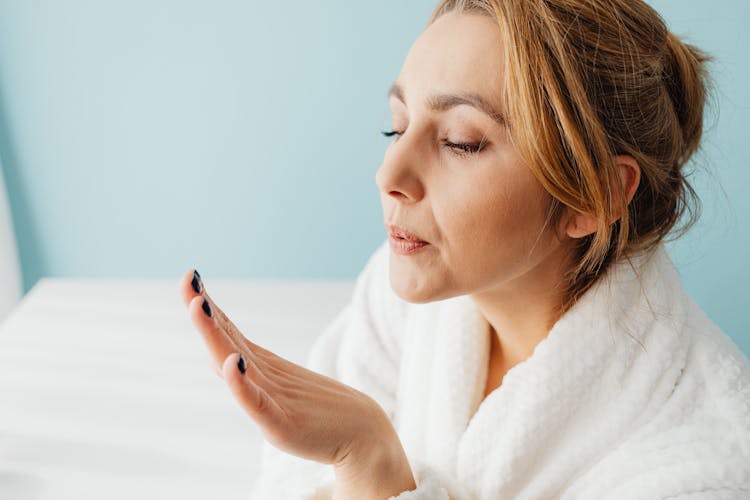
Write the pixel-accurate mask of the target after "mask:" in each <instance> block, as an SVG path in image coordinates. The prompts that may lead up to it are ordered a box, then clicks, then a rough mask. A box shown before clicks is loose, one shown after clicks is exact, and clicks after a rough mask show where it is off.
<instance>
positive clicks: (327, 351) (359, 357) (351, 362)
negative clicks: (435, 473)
mask: <svg viewBox="0 0 750 500" xmlns="http://www.w3.org/2000/svg"><path fill="white" fill-rule="evenodd" d="M389 258H390V250H389V248H388V242H387V241H386V242H384V243H383V244H381V246H380V247H379V248H378V249H377V250H376V251H375V252H374V253H373V254H372V255H371V256H370V258H369V259H368V261H367V263H366V264H365V266H364V268H363V270H362V271H361V272H360V274H359V275H358V277H357V279H356V282H355V286H354V291H353V294H352V298H351V300H350V301H349V303H348V304H347V305H346V306H344V308H343V309H342V310H341V311H340V312H339V313H338V314H337V315H336V316H335V317H334V318H333V320H332V321H331V322H330V323H329V324H328V326H327V327H326V328H325V329H324V330H323V332H322V333H321V335H320V336H319V337H318V338H317V339H316V341H315V343H314V344H313V347H312V349H311V352H310V354H309V357H308V361H307V363H306V366H307V367H308V368H310V369H311V370H314V371H316V372H318V373H322V374H323V375H326V376H329V377H332V378H335V379H337V380H339V381H341V382H342V383H344V384H347V385H349V386H351V387H354V388H355V389H357V390H360V391H362V392H364V393H365V394H367V395H369V396H370V397H372V398H373V399H374V400H375V401H377V403H378V404H380V406H381V407H382V408H383V409H384V410H385V412H386V413H387V414H388V416H389V417H390V418H391V420H393V419H394V417H395V411H396V387H397V383H398V371H399V354H400V342H401V338H402V335H401V333H402V332H403V327H404V324H405V321H406V314H407V303H406V302H404V301H403V300H402V299H400V298H399V297H398V296H397V295H395V293H394V292H393V290H392V288H391V286H390V278H389V269H388V265H389ZM422 471H423V469H421V468H419V469H417V470H416V471H414V474H415V476H417V477H416V478H415V479H416V480H417V483H418V488H417V490H414V491H411V492H404V493H402V494H401V495H399V496H398V500H410V499H412V500H417V499H422V498H424V499H428V498H429V499H430V500H441V499H446V500H447V499H448V497H447V495H446V496H441V494H439V493H436V492H438V491H439V488H438V487H437V484H436V483H435V481H430V480H429V478H430V477H431V476H429V475H425V474H424V473H423V472H422ZM423 477H424V478H425V479H424V481H423V480H422V478H423ZM333 482H334V474H333V468H332V467H331V466H330V465H324V464H319V463H317V462H312V461H309V460H304V459H301V458H298V457H295V456H292V455H289V454H286V453H284V452H282V451H280V450H278V449H276V448H275V447H273V446H272V445H270V444H269V443H268V442H267V441H264V443H263V448H262V456H261V471H260V474H259V476H258V478H257V479H256V482H255V485H254V488H253V496H252V498H255V499H257V500H274V499H284V500H289V499H300V500H303V499H304V500H313V499H314V500H318V499H330V498H331V495H332V491H333ZM420 483H423V484H420ZM392 498H395V497H392Z"/></svg>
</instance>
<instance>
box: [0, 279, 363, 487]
mask: <svg viewBox="0 0 750 500" xmlns="http://www.w3.org/2000/svg"><path fill="white" fill-rule="evenodd" d="M206 285H207V287H208V290H209V293H210V294H211V295H212V297H213V298H214V300H215V301H216V303H217V304H218V305H219V306H220V307H222V309H224V311H225V312H226V313H227V314H228V315H229V317H230V318H232V319H233V321H234V322H235V324H237V326H238V327H239V328H240V329H241V330H242V331H243V332H244V333H245V335H246V336H248V337H249V338H251V339H252V340H254V341H255V342H257V343H258V344H260V345H262V346H264V347H266V348H268V349H271V350H272V351H274V352H276V353H277V354H280V355H282V356H284V357H286V358H287V359H290V360H292V361H295V362H297V363H304V361H305V360H306V357H307V353H308V351H309V349H310V347H311V345H312V343H313V341H314V340H315V338H316V337H317V336H318V335H319V334H320V332H321V331H322V329H323V328H324V327H325V326H326V325H327V324H328V323H329V322H330V321H331V320H332V319H333V317H334V316H335V315H336V313H337V312H338V311H339V310H341V308H343V306H344V305H345V304H346V303H347V302H348V300H349V298H350V297H351V293H352V291H353V286H354V283H353V282H341V281H339V282H278V281H276V282H274V281H266V282H263V281H256V282H211V281H208V282H207V283H206ZM261 440H262V436H261V434H260V432H259V431H258V429H257V428H256V427H255V424H254V423H253V422H252V420H251V419H250V417H248V416H247V415H246V414H245V413H244V411H243V410H242V409H241V408H240V406H239V404H238V403H237V402H236V401H235V400H234V398H233V397H232V395H231V393H230V392H229V389H228V388H227V387H226V385H225V384H224V381H223V380H222V379H220V378H219V377H217V376H216V374H214V372H213V371H212V370H211V368H210V367H209V364H208V353H207V351H206V349H205V347H204V344H203V340H202V338H201V337H200V334H199V333H198V332H197V331H196V330H195V329H194V328H193V326H192V324H191V323H190V321H189V319H188V317H187V313H186V311H185V309H184V306H183V304H182V302H181V299H180V296H179V293H178V290H177V280H175V281H170V282H166V281H101V280H71V279H44V280H42V281H40V282H39V283H38V284H37V285H36V286H35V287H34V288H33V289H32V290H31V291H30V292H29V293H28V294H27V295H26V297H25V298H24V300H23V301H22V302H21V304H20V305H19V306H18V307H17V308H16V309H15V310H14V311H13V312H12V313H11V315H10V316H9V317H8V318H7V319H6V320H5V321H4V322H3V324H2V325H0V499H3V500H5V499H8V500H25V499H68V498H69V499H77V500H83V499H97V500H99V499H112V500H115V499H128V500H133V499H141V498H159V499H201V500H206V499H213V498H247V497H248V496H249V491H250V488H251V485H252V482H253V480H254V478H255V475H256V474H257V472H258V468H259V465H260V464H259V448H260V444H261Z"/></svg>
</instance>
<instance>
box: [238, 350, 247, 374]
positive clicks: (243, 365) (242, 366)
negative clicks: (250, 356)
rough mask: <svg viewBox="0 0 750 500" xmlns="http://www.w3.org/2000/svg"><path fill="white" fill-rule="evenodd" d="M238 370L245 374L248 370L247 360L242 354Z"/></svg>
mask: <svg viewBox="0 0 750 500" xmlns="http://www.w3.org/2000/svg"><path fill="white" fill-rule="evenodd" d="M237 368H239V369H240V373H243V374H244V373H245V370H247V367H246V366H245V358H243V357H242V354H240V359H238V360H237Z"/></svg>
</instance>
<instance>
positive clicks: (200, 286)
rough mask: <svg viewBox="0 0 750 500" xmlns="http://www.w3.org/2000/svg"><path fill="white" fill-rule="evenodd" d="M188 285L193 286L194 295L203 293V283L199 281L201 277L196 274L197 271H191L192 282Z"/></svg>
mask: <svg viewBox="0 0 750 500" xmlns="http://www.w3.org/2000/svg"><path fill="white" fill-rule="evenodd" d="M190 284H191V285H193V290H195V293H203V281H201V275H200V274H198V271H193V281H191V282H190Z"/></svg>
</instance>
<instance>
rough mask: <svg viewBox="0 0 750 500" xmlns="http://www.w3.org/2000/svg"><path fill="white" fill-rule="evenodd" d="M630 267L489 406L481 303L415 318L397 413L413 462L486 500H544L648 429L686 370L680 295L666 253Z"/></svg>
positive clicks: (554, 334)
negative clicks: (639, 428) (525, 499)
mask: <svg viewBox="0 0 750 500" xmlns="http://www.w3.org/2000/svg"><path fill="white" fill-rule="evenodd" d="M631 262H632V264H633V265H632V266H631V264H630V262H628V261H627V260H621V261H619V262H616V263H615V264H613V265H612V266H610V268H609V269H608V270H607V272H606V273H605V275H604V276H602V278H600V279H599V280H598V281H597V282H596V283H595V284H594V285H593V286H592V287H591V288H590V289H589V290H588V291H587V292H586V293H585V294H584V295H583V296H582V297H581V298H580V299H579V301H578V302H577V303H576V305H574V306H573V307H572V308H571V309H570V310H568V311H567V312H566V313H565V314H564V315H563V316H562V317H561V318H560V319H559V320H558V321H557V322H556V323H555V325H554V326H553V327H552V329H551V330H550V332H549V334H548V335H547V337H545V338H544V339H543V340H542V341H541V342H540V343H539V344H538V345H537V346H536V348H535V350H534V352H533V354H532V355H531V356H530V357H529V358H527V359H526V360H524V361H523V362H521V363H519V364H517V365H516V366H514V367H513V368H511V369H510V370H509V371H508V372H507V373H506V374H505V376H504V379H503V382H502V385H501V386H499V387H498V388H496V389H495V390H494V391H492V392H491V393H490V394H489V395H488V396H487V397H486V398H485V399H484V400H483V401H482V397H483V393H484V388H485V386H486V376H487V367H488V361H489V350H490V337H489V334H488V333H489V331H490V330H489V324H488V323H487V321H486V320H485V319H484V318H483V317H482V315H481V313H480V311H479V309H478V308H477V306H476V304H475V303H474V302H473V300H471V298H470V297H468V296H460V297H455V298H452V299H448V300H444V301H440V302H435V303H430V304H424V305H423V307H419V308H415V310H414V316H413V317H412V318H410V320H409V322H408V324H409V328H407V336H406V339H405V343H406V345H405V347H406V349H405V350H404V356H403V358H402V366H401V371H402V377H401V385H400V387H399V400H400V405H401V407H402V408H401V411H400V416H398V415H397V428H398V429H399V434H400V435H401V437H402V442H403V443H404V447H405V449H406V451H407V454H408V455H409V456H410V457H412V458H413V459H414V461H415V462H418V463H430V465H431V467H432V468H434V469H436V470H437V471H438V472H442V473H443V474H444V475H445V477H446V478H448V477H455V478H457V479H458V480H459V482H460V483H462V484H472V485H476V490H474V494H477V495H479V496H481V497H483V498H484V497H487V498H490V497H498V498H499V497H502V498H517V497H518V496H519V493H520V490H521V488H524V489H525V490H524V491H525V494H531V493H533V494H536V495H538V496H539V497H544V496H545V492H546V493H547V494H550V493H552V492H554V491H557V490H558V489H559V488H561V487H562V486H563V485H564V483H565V482H566V481H568V480H569V479H570V478H571V477H572V476H574V475H575V473H576V471H578V470H580V467H581V466H582V464H584V463H587V461H589V460H595V459H596V457H598V456H600V454H601V453H602V452H603V451H605V450H606V449H607V448H608V447H611V446H612V443H615V442H617V441H618V440H620V439H621V438H623V437H624V436H625V435H627V433H628V432H629V431H630V430H632V429H633V427H634V426H635V425H637V424H638V422H642V421H644V419H648V418H649V416H650V415H652V414H653V412H654V411H656V409H657V408H658V404H659V402H660V401H663V400H664V399H665V398H666V397H667V396H668V395H669V393H670V391H671V390H672V389H673V387H674V384H675V381H676V379H677V378H678V377H679V375H680V372H681V370H682V367H684V365H685V357H686V350H687V344H688V343H687V342H681V341H680V335H681V331H682V330H683V328H682V323H683V322H684V320H685V319H684V308H683V307H682V293H683V292H682V288H681V285H680V283H679V276H678V274H677V271H676V269H675V267H674V265H673V264H672V261H671V260H670V258H669V256H668V254H667V253H666V250H665V248H664V247H663V245H659V246H657V247H656V248H655V250H654V251H652V252H651V253H642V254H639V255H637V256H635V257H632V258H631ZM639 274H640V275H641V277H640V281H639V278H638V275H639ZM572 456H575V457H576V458H575V460H570V459H569V457H572ZM482 464H484V466H491V467H492V468H493V470H492V471H485V470H483V465H482ZM488 464H489V465H488ZM490 472H491V473H490ZM540 472H543V473H544V474H542V476H543V478H544V480H543V482H542V481H541V480H539V481H535V476H537V475H539V474H540ZM482 478H484V482H482ZM453 494H454V495H466V492H458V491H454V492H453Z"/></svg>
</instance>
